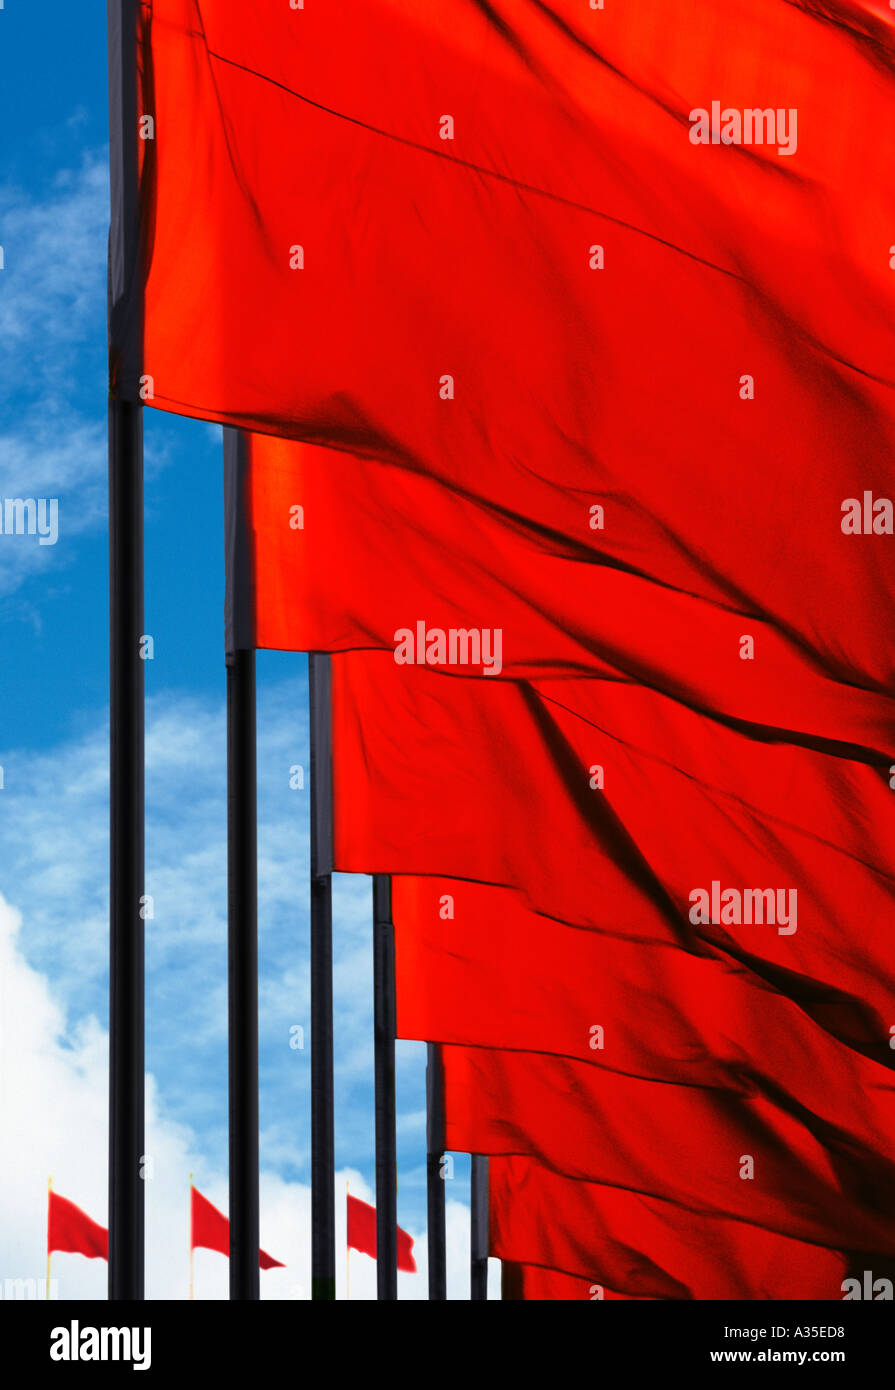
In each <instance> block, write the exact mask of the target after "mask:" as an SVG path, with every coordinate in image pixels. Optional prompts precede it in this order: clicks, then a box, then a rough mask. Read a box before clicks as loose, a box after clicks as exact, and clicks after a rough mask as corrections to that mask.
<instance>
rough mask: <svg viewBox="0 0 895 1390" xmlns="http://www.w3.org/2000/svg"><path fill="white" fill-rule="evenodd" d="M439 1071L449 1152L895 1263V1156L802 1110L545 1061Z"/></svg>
mask: <svg viewBox="0 0 895 1390" xmlns="http://www.w3.org/2000/svg"><path fill="white" fill-rule="evenodd" d="M442 1060H443V1065H444V1075H445V1134H446V1138H445V1146H446V1147H447V1148H448V1149H456V1150H459V1151H460V1152H466V1153H481V1154H488V1155H490V1154H502V1155H512V1154H527V1155H530V1156H531V1157H533V1158H535V1159H536V1160H537V1161H538V1162H539V1163H540V1164H541V1165H542V1166H544V1167H547V1168H551V1169H553V1170H555V1171H556V1172H558V1173H561V1174H563V1175H564V1176H566V1177H571V1178H578V1179H584V1180H588V1181H593V1182H600V1183H605V1184H607V1185H608V1186H610V1187H625V1188H628V1189H630V1190H632V1191H636V1192H641V1193H643V1194H645V1195H647V1196H651V1197H660V1198H663V1199H665V1200H667V1201H672V1202H676V1203H678V1204H679V1206H680V1208H681V1209H682V1210H683V1212H685V1213H689V1212H690V1211H697V1212H702V1213H703V1214H705V1215H707V1216H712V1215H719V1216H723V1217H725V1218H727V1219H734V1220H740V1221H743V1222H746V1223H748V1224H750V1225H754V1226H761V1227H763V1228H765V1229H767V1230H772V1231H776V1232H778V1233H779V1234H781V1235H786V1236H789V1237H791V1238H793V1239H798V1240H804V1241H810V1242H814V1243H816V1244H818V1245H825V1246H828V1247H829V1248H831V1249H852V1250H863V1251H869V1252H874V1253H876V1254H879V1255H881V1256H883V1257H884V1258H885V1259H887V1260H889V1259H891V1258H892V1257H893V1256H895V1203H893V1201H892V1197H891V1192H892V1187H893V1182H895V1160H893V1158H892V1155H891V1152H889V1151H880V1152H878V1153H868V1152H866V1151H856V1150H855V1148H854V1146H853V1144H852V1142H851V1136H849V1135H844V1134H842V1133H840V1132H839V1131H837V1129H836V1128H835V1126H834V1125H823V1124H821V1123H819V1122H818V1121H817V1120H816V1119H815V1117H814V1116H813V1115H807V1116H806V1115H804V1114H803V1113H801V1112H800V1110H799V1108H797V1107H788V1108H787V1107H784V1106H783V1105H781V1104H778V1103H777V1102H776V1100H775V1099H770V1098H768V1097H766V1096H764V1095H761V1094H756V1095H747V1096H741V1095H737V1094H735V1093H728V1092H726V1091H725V1092H720V1091H714V1090H710V1089H708V1088H702V1087H698V1086H692V1085H686V1084H684V1085H675V1084H658V1083H656V1082H650V1081H643V1080H640V1079H637V1078H634V1077H628V1076H618V1075H616V1074H614V1073H612V1072H601V1071H597V1070H596V1069H595V1068H593V1067H589V1066H587V1065H585V1064H584V1063H580V1062H573V1061H570V1060H568V1059H566V1058H557V1057H547V1056H544V1055H542V1054H539V1053H527V1054H526V1053H519V1052H503V1053H501V1052H492V1051H489V1050H487V1049H484V1048H454V1047H445V1048H442ZM881 1148H882V1146H881ZM682 1219H685V1217H683V1216H682Z"/></svg>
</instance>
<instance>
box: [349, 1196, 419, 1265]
mask: <svg viewBox="0 0 895 1390" xmlns="http://www.w3.org/2000/svg"><path fill="white" fill-rule="evenodd" d="M347 1197H348V1247H349V1249H351V1250H358V1251H359V1252H360V1253H361V1254H362V1255H369V1256H370V1258H371V1259H373V1260H375V1259H376V1208H375V1207H371V1206H370V1204H369V1202H362V1201H361V1200H360V1198H359V1197H352V1195H351V1193H350V1192H349V1193H348V1194H347ZM397 1229H398V1268H399V1269H401V1270H404V1271H405V1273H407V1274H416V1260H415V1259H414V1258H413V1237H412V1236H409V1235H408V1234H407V1232H406V1231H404V1230H402V1229H401V1227H400V1226H399V1227H398V1228H397Z"/></svg>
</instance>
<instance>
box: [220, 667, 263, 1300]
mask: <svg viewBox="0 0 895 1390" xmlns="http://www.w3.org/2000/svg"><path fill="white" fill-rule="evenodd" d="M257 806H258V789H257V745H256V714H255V653H254V651H236V652H231V653H230V654H229V655H228V657H227V863H228V890H227V909H228V911H227V916H228V960H227V967H228V988H229V1031H228V1036H229V1048H230V1297H231V1299H256V1298H259V1297H260V1293H261V1290H260V1285H259V1274H258V1247H259V1230H258V1227H259V1201H258V812H257Z"/></svg>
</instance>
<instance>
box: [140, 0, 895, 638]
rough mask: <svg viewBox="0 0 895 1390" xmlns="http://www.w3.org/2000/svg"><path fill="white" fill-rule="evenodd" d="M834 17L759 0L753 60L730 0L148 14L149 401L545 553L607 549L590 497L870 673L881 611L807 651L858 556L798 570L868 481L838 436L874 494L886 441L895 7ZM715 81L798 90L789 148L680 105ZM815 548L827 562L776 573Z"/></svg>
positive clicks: (707, 585) (630, 556) (271, 1)
mask: <svg viewBox="0 0 895 1390" xmlns="http://www.w3.org/2000/svg"><path fill="white" fill-rule="evenodd" d="M833 8H834V10H835V13H836V15H837V16H838V17H839V21H840V22H836V23H830V22H828V21H827V22H825V20H826V16H825V15H824V16H820V15H818V14H816V13H814V12H813V11H811V12H808V11H806V10H805V9H804V8H803V7H797V6H791V5H785V4H783V3H781V2H780V0H746V4H745V9H744V24H743V33H744V34H746V35H747V36H748V37H747V38H745V39H744V40H743V41H742V42H741V43H739V44H738V45H737V47H736V50H735V52H731V46H730V43H729V38H728V34H727V31H726V28H725V23H724V20H725V8H724V5H723V0H685V2H684V3H683V4H682V5H679V6H677V7H676V9H675V13H674V16H673V18H672V17H670V16H669V14H668V11H667V7H665V6H663V4H662V3H661V0H644V3H643V4H642V5H640V6H638V10H637V15H636V16H635V17H633V18H632V16H631V15H630V14H629V13H628V12H627V11H626V10H624V11H623V10H621V9H619V10H617V11H612V7H609V9H608V10H607V11H606V12H605V13H604V12H600V13H599V14H595V13H594V12H593V11H590V10H588V9H587V7H582V6H581V5H580V3H578V0H551V3H549V4H543V5H539V6H536V7H534V8H526V7H519V6H518V5H515V4H513V5H507V4H505V3H502V4H501V5H500V6H498V8H497V10H493V9H483V8H482V7H481V6H479V5H477V4H475V3H474V0H449V3H445V4H443V5H439V6H437V7H434V8H430V9H429V10H427V12H426V13H425V14H424V15H423V14H420V13H417V12H413V13H412V14H411V13H409V12H408V11H407V9H406V7H405V6H403V5H399V4H396V3H394V0H374V3H371V0H345V3H344V4H342V5H340V6H339V7H337V8H336V7H333V6H331V5H327V6H314V7H309V8H308V10H307V12H302V13H300V14H296V12H294V11H290V10H289V9H288V8H287V7H285V6H283V5H281V4H280V3H279V0H260V3H259V4H258V5H256V6H254V7H253V9H252V11H251V16H249V14H248V12H243V10H242V9H241V8H240V7H232V6H227V7H224V6H219V7H216V8H215V11H214V13H211V14H206V13H205V12H204V11H203V12H202V14H201V16H200V15H199V13H198V6H197V4H196V0H157V3H155V4H154V5H153V7H152V14H151V24H148V25H147V37H146V41H145V47H144V52H143V54H142V70H143V72H144V73H145V74H146V78H147V81H146V86H145V90H144V93H143V96H142V106H141V110H144V111H147V112H151V114H152V116H153V118H154V121H155V127H156V130H157V133H158V138H157V139H155V140H153V141H145V142H144V149H145V153H146V155H147V158H146V162H145V165H144V180H143V190H142V192H143V200H144V208H145V222H146V226H147V229H150V230H151V244H150V245H148V246H147V258H146V265H147V284H146V335H145V338H146V341H145V364H144V365H145V375H146V376H147V377H149V378H150V381H149V383H148V384H149V386H150V387H151V393H150V394H149V396H148V397H147V399H148V401H149V403H150V404H155V405H157V406H161V407H162V408H165V409H170V410H175V411H179V412H182V413H187V414H195V415H200V416H203V417H205V418H216V419H220V420H224V421H226V422H228V423H236V424H242V425H244V426H248V427H250V428H255V429H258V430H262V431H266V432H270V433H279V434H283V435H288V436H292V437H300V438H305V439H309V440H317V441H319V442H321V443H324V444H326V445H327V446H329V447H335V448H346V447H347V448H352V449H354V450H356V451H357V452H360V453H363V454H365V455H366V456H368V457H370V458H375V459H377V460H385V461H387V462H389V463H391V464H393V465H395V466H398V467H403V468H411V469H414V470H416V471H419V472H425V473H427V474H430V475H431V476H433V477H437V478H439V479H440V480H441V481H444V482H448V483H449V484H451V485H452V486H454V487H456V488H457V489H458V490H459V491H461V492H463V493H465V494H466V495H469V496H472V497H479V498H480V499H481V500H482V501H485V502H487V503H489V504H492V505H493V506H494V507H496V508H498V509H505V510H511V511H512V513H513V515H514V517H518V518H519V519H520V521H521V522H522V523H523V524H524V525H525V526H527V527H531V528H532V530H533V532H534V533H535V534H536V535H537V536H538V543H539V544H541V545H544V546H546V547H547V548H554V547H555V546H556V545H557V543H558V542H560V543H563V544H564V545H565V547H566V549H567V550H568V548H569V545H570V544H571V545H573V546H574V547H576V548H581V550H590V548H591V546H594V547H595V548H596V546H597V545H598V544H599V543H600V539H601V538H600V537H599V535H597V536H596V537H595V533H594V532H593V531H592V530H591V528H590V524H589V515H588V513H589V507H590V505H591V504H592V503H593V502H594V501H596V502H598V503H600V502H602V503H604V504H606V506H607V523H609V524H607V526H606V527H605V528H604V535H605V536H609V537H612V538H613V539H610V540H609V541H608V546H609V547H613V546H615V545H616V544H618V545H620V546H622V547H625V548H626V549H627V563H628V564H629V565H630V564H634V563H636V560H638V559H639V560H641V561H646V562H647V563H648V564H649V565H650V573H651V576H652V578H653V579H654V581H655V583H656V584H664V585H667V586H674V587H676V588H677V589H678V590H679V591H680V592H681V593H684V592H686V593H695V592H698V591H699V590H700V589H701V588H702V589H712V590H714V591H715V592H716V593H717V592H718V590H719V589H724V590H726V593H727V599H728V601H729V602H732V603H735V602H736V598H737V594H739V595H740V596H742V595H743V594H744V593H746V592H748V593H749V599H750V602H748V603H747V604H745V605H744V607H745V608H746V609H747V611H750V612H755V613H758V612H759V611H761V610H763V609H768V610H770V611H773V612H779V611H780V609H781V607H785V609H786V610H787V612H786V618H787V619H788V620H794V621H796V622H798V623H799V626H800V628H801V630H802V633H809V632H810V633H811V634H812V635H813V640H814V641H815V642H816V644H817V645H819V646H821V647H824V648H826V650H827V655H828V656H829V658H830V659H831V661H838V660H839V659H840V658H841V657H843V656H844V655H845V653H844V652H843V651H842V650H841V647H840V642H841V641H844V642H845V643H846V644H847V645H848V647H849V655H848V657H847V660H852V659H853V658H854V657H856V655H857V653H858V652H859V651H860V653H861V654H862V658H866V659H867V660H869V661H870V662H871V663H873V664H878V663H879V660H880V656H879V653H878V651H877V652H874V651H873V643H872V639H871V627H872V624H869V623H867V622H864V623H861V624H860V628H861V631H860V632H855V633H854V634H850V633H849V632H848V630H847V628H846V626H845V624H843V623H840V622H837V623H836V636H835V638H833V637H830V638H827V636H826V635H818V633H820V634H825V632H826V633H829V632H830V613H831V612H834V611H835V612H836V613H837V615H840V616H841V615H842V614H843V613H844V611H845V600H844V598H843V596H842V595H841V593H840V592H838V591H837V583H836V579H835V574H834V571H835V569H836V568H837V567H836V566H830V567H829V570H828V572H827V573H824V571H825V570H827V568H828V567H826V566H824V567H818V566H816V565H814V564H811V563H810V560H811V557H812V555H813V553H814V552H813V550H812V549H811V547H812V546H813V544H814V540H813V533H812V530H811V527H809V526H793V525H792V524H791V520H790V518H791V517H792V516H794V515H800V514H801V515H806V514H811V515H813V516H814V517H815V520H816V522H817V524H818V525H821V524H822V522H821V518H822V517H824V516H826V517H827V518H828V520H829V523H830V524H829V530H828V531H827V529H824V531H823V534H824V536H825V537H827V538H828V539H829V541H830V542H834V541H835V536H836V531H837V529H838V521H839V517H840V512H839V508H840V505H841V502H842V500H843V497H845V496H847V495H849V494H848V493H841V489H840V488H839V487H838V485H837V484H838V479H837V476H836V475H837V472H838V470H837V469H835V468H834V469H832V470H830V469H828V468H827V467H826V466H822V467H820V466H818V457H817V450H818V443H819V441H822V447H823V449H824V450H836V451H837V455H838V456H839V457H840V459H841V460H843V461H845V460H847V459H848V457H849V453H848V449H847V447H844V446H845V444H846V440H847V438H848V437H849V436H854V435H855V432H856V431H858V432H859V436H860V437H859V442H860V448H859V449H858V450H857V452H855V453H853V458H854V457H861V460H862V462H861V474H862V476H866V477H867V479H868V483H867V486H868V488H872V489H874V491H876V487H875V485H876V484H877V483H878V482H883V481H884V480H885V478H886V477H887V463H886V460H887V450H888V448H889V444H890V437H889V436H890V425H891V405H890V404H889V403H888V402H887V396H888V395H890V394H891V393H890V392H888V391H887V390H886V389H885V387H883V386H881V383H884V382H887V381H888V380H889V372H888V363H889V362H890V361H891V359H892V346H893V335H892V322H891V313H890V312H889V309H888V306H889V305H890V304H891V299H892V295H893V286H892V282H891V273H890V271H889V267H888V246H889V240H891V238H890V235H889V228H888V223H887V221H886V217H885V214H884V212H883V211H882V210H881V209H880V208H879V206H878V204H877V202H875V201H874V198H873V195H872V192H871V190H873V189H874V188H875V187H877V186H878V184H879V182H880V180H881V179H883V178H884V177H885V174H886V171H887V169H888V167H889V165H890V164H891V162H892V160H891V156H892V154H893V136H892V131H893V129H895V121H893V119H892V115H893V109H895V91H893V83H892V79H891V57H892V52H893V31H892V25H891V14H890V13H889V12H887V11H884V10H883V9H882V6H881V5H880V6H878V7H875V8H874V9H871V8H870V7H869V6H868V5H866V4H860V3H854V4H850V3H848V2H847V0H836V3H835V4H834V7H833ZM670 26H672V27H670ZM346 32H347V33H350V34H351V42H350V43H349V42H346V40H345V34H346ZM680 33H686V34H687V37H688V41H687V43H686V45H682V44H680V43H678V42H677V41H676V40H677V36H678V35H679V34H680ZM855 33H857V34H859V36H860V37H859V39H856V38H855ZM408 73H412V74H413V76H412V78H410V79H408V77H407V74H408ZM830 73H835V74H836V81H837V90H838V91H839V92H840V94H841V100H840V101H839V102H837V104H836V108H835V110H834V109H833V108H831V105H830V103H829V101H828V91H829V74H830ZM721 88H724V90H725V96H724V97H723V98H722V101H731V102H733V103H734V104H735V105H741V106H745V107H750V108H752V107H755V108H760V107H765V108H776V107H778V106H779V105H780V100H781V98H780V91H781V90H785V91H786V92H787V93H788V97H789V100H791V101H792V102H793V103H794V107H793V109H797V111H798V114H799V116H800V127H801V136H800V138H799V139H798V140H796V141H795V142H794V145H793V147H792V148H791V149H788V150H787V151H786V152H785V153H784V154H783V155H781V154H780V153H779V145H775V144H773V142H772V143H771V144H769V145H768V146H765V147H763V148H760V149H755V150H743V149H740V148H731V147H730V145H727V144H720V145H717V146H716V145H711V144H710V145H709V146H708V147H703V148H700V147H698V146H697V145H695V144H694V143H693V141H692V140H691V139H690V138H688V137H689V136H691V135H692V134H693V127H692V121H691V113H692V110H693V108H696V109H699V108H700V107H701V103H702V102H709V103H710V102H711V97H710V95H708V94H709V93H711V92H713V91H718V90H720V89H721ZM433 90H443V91H446V92H450V94H451V102H452V110H451V112H450V113H449V115H442V114H441V113H440V112H437V111H436V110H435V109H434V106H433V102H432V96H431V93H432V91H433ZM510 113H512V115H511V114H510ZM867 130H872V131H873V133H874V138H873V139H872V140H867V139H864V138H863V134H864V132H865V131H867ZM792 134H793V136H795V135H796V134H797V132H796V131H795V130H793V132H792ZM197 140H198V141H199V143H200V144H201V147H202V150H203V160H202V162H201V166H199V165H198V164H197V161H196V159H195V147H196V141H197ZM557 149H562V150H563V161H562V166H561V167H559V166H558V165H557V161H556V157H555V151H556V150H557ZM336 167H338V168H341V169H342V170H343V178H341V179H340V180H334V179H333V177H332V170H333V168H336ZM296 168H301V170H302V177H301V179H300V180H299V179H295V178H294V177H293V176H292V175H291V172H290V171H292V170H294V169H296ZM359 171H362V172H359ZM787 174H788V175H789V177H784V175H787ZM669 188H673V189H674V190H675V197H674V198H670V197H669V196H668V191H667V190H668V189H669ZM357 225H362V226H363V235H362V236H358V235H354V234H353V232H352V231H351V229H352V228H354V227H356V226H357ZM495 229H497V231H496V232H495ZM887 238H888V240H887ZM596 250H599V251H600V252H601V253H602V252H604V251H605V260H604V262H603V261H601V260H600V258H599V257H596V256H595V251H596ZM595 261H596V262H598V263H597V264H595ZM601 266H602V268H601ZM448 270H449V273H448ZM818 285H822V286H823V289H824V293H823V294H818V293H817V286H818ZM396 303H400V305H401V306H402V308H401V312H396V311H395V304H396ZM209 305H213V306H214V312H213V313H210V312H209V311H208V306H209ZM684 325H685V326H686V327H685V329H684V327H683V326H684ZM684 333H685V335H686V336H684ZM546 343H549V344H550V345H551V351H550V352H549V353H545V351H544V344H546ZM750 369H751V370H750ZM744 373H748V375H749V376H750V377H751V378H752V380H753V382H754V383H761V384H760V386H757V388H756V390H755V393H754V398H750V397H748V396H747V397H745V398H744V397H743V396H742V395H741V391H742V386H741V379H742V376H743V374H744ZM446 377H448V378H450V381H451V384H452V389H451V394H448V395H446V394H445V391H446V390H447V389H448V388H447V387H446V386H445V385H444V384H443V382H444V378H446ZM119 384H120V387H121V389H123V390H124V391H125V393H127V394H130V395H134V396H135V395H136V393H137V391H138V388H139V386H140V382H139V381H138V379H136V378H135V379H133V380H126V381H123V382H121V383H118V382H116V385H119ZM143 385H144V388H145V386H146V385H147V383H145V382H144V383H143ZM144 394H145V389H144ZM769 448H772V449H773V453H774V465H773V474H774V477H773V482H774V503H775V505H769V504H768V489H767V486H766V480H767V469H768V463H767V457H768V449H769ZM840 449H841V450H842V452H841V453H840V452H839V451H840ZM485 459H487V467H484V466H483V461H484V460H485ZM719 460H723V464H722V465H721V466H719ZM843 466H844V467H845V469H846V470H847V471H849V472H852V476H854V474H853V468H854V463H853V462H852V464H851V465H849V464H848V463H847V462H844V463H843ZM741 467H742V468H745V469H746V472H745V473H744V472H741ZM637 470H645V472H646V473H647V474H648V477H649V488H648V490H647V492H646V494H645V496H644V493H643V492H642V491H641V489H640V486H639V483H640V482H641V481H642V478H638V477H633V478H632V477H631V474H632V472H634V473H636V472H637ZM834 480H835V481H834ZM756 483H757V484H758V485H757V486H756ZM731 488H735V489H736V492H737V505H729V503H730V501H731ZM629 489H630V490H629ZM828 489H829V490H828ZM682 496H683V497H685V498H686V503H685V505H682V504H681V503H682ZM644 500H645V502H646V505H643V503H644ZM740 501H742V502H743V503H744V504H745V507H746V510H745V512H744V511H742V510H741V509H740V506H739V502H740ZM614 505H615V506H617V507H618V508H619V509H620V516H621V517H623V521H622V522H621V524H619V525H617V526H616V525H613V524H611V523H610V522H609V512H610V511H611V510H612V507H613V506H614ZM829 505H832V506H833V508H834V510H833V512H832V513H830V512H829ZM623 536H624V537H625V539H620V538H621V537H623ZM756 536H757V537H761V538H762V544H763V546H765V547H766V549H765V550H764V551H763V558H765V559H766V560H767V563H763V564H756V563H755V555H754V548H753V545H752V539H751V538H753V537H756ZM792 546H795V547H797V548H800V549H801V557H802V558H807V559H808V561H809V564H808V566H807V568H806V566H805V565H804V564H802V563H794V564H792V565H791V566H790V567H789V571H788V580H789V583H788V584H786V585H779V584H776V585H775V579H776V569H777V567H776V565H775V564H774V557H775V556H777V555H779V554H782V553H786V552H787V551H789V549H790V547H792ZM732 549H733V550H735V552H736V554H735V556H734V555H732V554H731V551H732ZM658 552H661V558H659V556H658ZM846 563H848V561H847V562H846ZM852 565H853V566H854V569H853V572H854V573H859V572H860V571H862V569H863V570H864V572H869V568H870V565H868V564H867V562H866V561H864V562H862V561H859V560H858V559H857V557H855V558H854V559H853V560H852V561H851V564H850V569H851V566H852ZM697 571H698V573H699V583H698V584H697V583H696V581H695V580H694V579H693V575H694V573H695V572H697ZM732 571H735V573H733V572H732ZM750 571H751V573H750ZM362 572H363V571H362ZM687 576H689V577H687ZM809 576H810V577H809ZM744 578H748V579H749V580H750V581H751V582H750V584H749V589H748V591H747V590H746V589H744V588H739V589H737V583H738V581H740V580H741V579H744ZM812 580H813V582H812ZM857 582H858V584H859V585H860V584H861V583H862V582H863V581H862V580H861V579H858V581H857ZM791 589H792V590H793V591H795V590H798V592H799V593H800V594H801V595H803V596H804V598H805V601H806V603H807V605H808V609H807V611H806V612H805V614H804V616H802V617H800V616H799V614H798V604H797V603H791V599H792V598H793V597H795V593H794V592H790V590H791ZM734 590H736V593H735V592H734ZM827 601H829V603H830V607H829V608H828V607H827V606H826V605H827ZM855 607H856V608H858V609H860V610H862V611H866V609H865V606H864V605H863V604H862V603H858V604H856V605H855ZM740 611H743V610H742V608H741V610H740ZM818 619H819V621H818ZM800 635H801V634H800Z"/></svg>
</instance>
